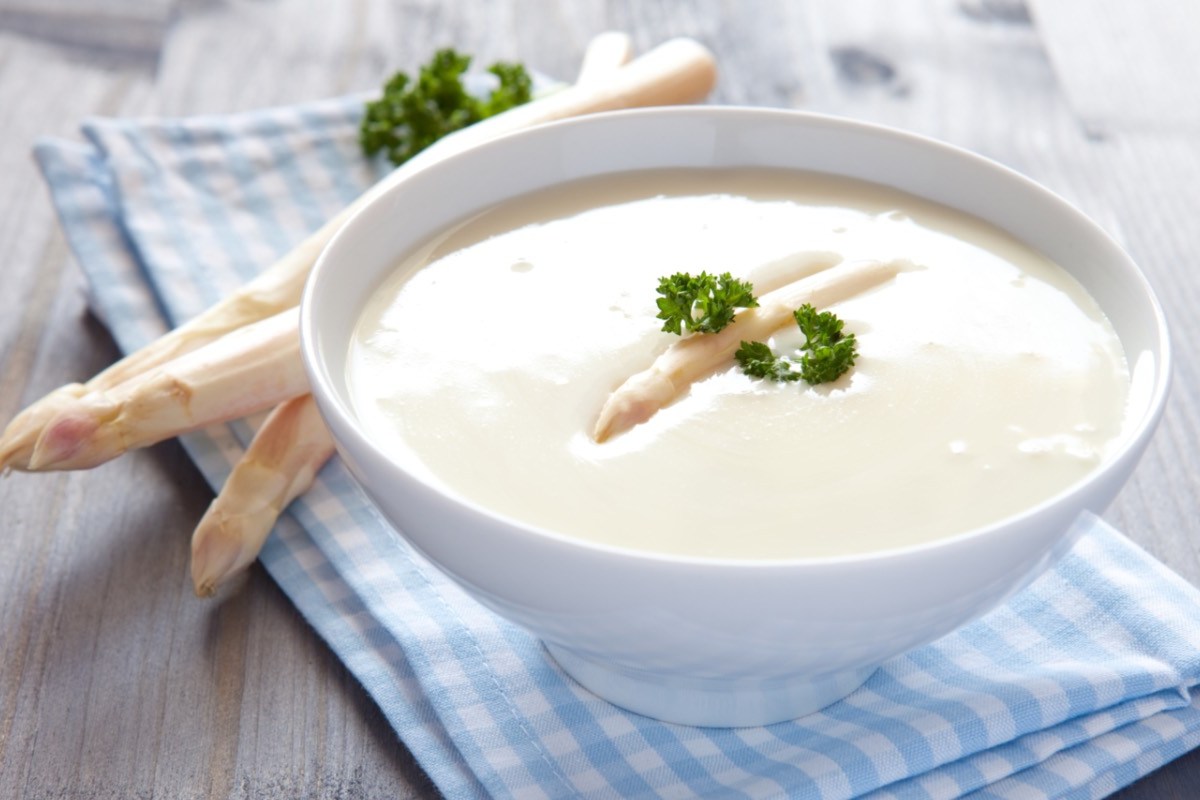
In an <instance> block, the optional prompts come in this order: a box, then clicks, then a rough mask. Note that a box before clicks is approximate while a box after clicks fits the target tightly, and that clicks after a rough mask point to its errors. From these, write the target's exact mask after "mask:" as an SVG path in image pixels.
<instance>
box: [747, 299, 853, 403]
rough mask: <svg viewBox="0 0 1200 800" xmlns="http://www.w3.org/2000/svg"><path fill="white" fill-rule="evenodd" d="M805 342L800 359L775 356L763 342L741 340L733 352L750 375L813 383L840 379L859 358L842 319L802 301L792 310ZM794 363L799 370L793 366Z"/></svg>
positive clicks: (782, 380) (778, 380)
mask: <svg viewBox="0 0 1200 800" xmlns="http://www.w3.org/2000/svg"><path fill="white" fill-rule="evenodd" d="M793 316H794V317H795V318H796V324H797V325H798V326H799V327H800V332H801V333H803V334H804V338H805V342H804V347H803V348H802V350H803V352H802V355H801V356H800V358H799V360H793V359H790V358H785V357H783V356H776V355H775V353H774V352H772V350H771V348H770V347H769V346H768V345H766V344H764V343H763V342H742V346H741V347H739V348H738V351H737V352H736V353H735V354H734V357H735V358H736V359H737V362H738V365H739V366H741V368H742V372H744V373H746V374H747V375H749V376H750V377H752V378H765V379H767V380H771V381H776V382H784V381H796V380H803V381H804V382H805V383H809V384H812V385H814V386H815V385H816V384H818V383H828V382H829V381H834V380H837V379H838V378H840V377H841V376H842V375H843V374H844V373H845V372H846V371H847V370H848V369H850V367H852V366H854V359H855V358H857V357H858V342H857V341H856V340H855V338H854V334H853V333H849V334H843V333H842V321H841V320H840V319H838V317H837V316H836V315H835V314H833V313H832V312H830V311H822V312H818V311H817V310H816V309H815V308H813V307H812V306H811V305H810V304H808V303H805V304H804V305H802V306H800V308H798V309H796V310H795V311H794V312H793ZM793 365H794V366H797V367H799V370H798V371H797V370H795V369H793V368H792V367H793Z"/></svg>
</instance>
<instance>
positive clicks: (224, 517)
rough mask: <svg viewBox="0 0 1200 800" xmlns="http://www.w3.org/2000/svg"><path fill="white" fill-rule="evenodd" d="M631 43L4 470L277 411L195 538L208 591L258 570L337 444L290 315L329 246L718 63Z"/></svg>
mask: <svg viewBox="0 0 1200 800" xmlns="http://www.w3.org/2000/svg"><path fill="white" fill-rule="evenodd" d="M629 52H630V47H629V40H628V37H626V36H624V35H623V34H605V35H602V36H601V37H597V39H596V40H595V41H594V42H593V43H592V45H591V46H590V47H589V50H588V54H587V57H586V58H585V60H584V66H583V68H582V69H581V72H580V80H579V81H578V82H577V83H576V84H575V85H574V86H572V87H569V88H567V89H564V90H561V91H559V92H556V93H554V94H551V95H548V96H546V97H544V98H541V99H537V100H534V101H532V102H530V103H527V104H525V105H522V106H518V107H516V108H513V109H510V110H509V111H505V112H503V113H500V114H497V115H496V116H494V117H491V118H489V119H486V120H484V121H482V122H479V123H476V124H475V125H472V126H471V127H469V128H466V129H463V130H461V131H459V132H457V133H455V134H454V135H453V136H450V137H447V138H446V139H443V140H442V141H440V142H439V143H438V144H437V145H435V146H434V147H432V148H430V149H429V150H427V151H425V152H424V153H422V154H421V156H420V157H419V158H417V159H414V160H413V161H411V162H409V163H408V164H406V165H404V166H403V167H401V168H399V169H397V170H395V171H394V172H393V173H392V175H391V176H389V177H388V178H386V179H385V180H384V181H382V182H381V183H380V184H379V185H378V186H376V187H375V188H374V189H372V190H370V191H368V192H366V193H365V194H364V195H363V196H362V197H360V198H359V199H358V200H357V201H355V202H354V203H353V204H351V205H350V206H349V207H348V208H347V209H345V210H344V211H342V212H341V213H339V214H338V215H337V216H335V217H334V218H333V219H331V220H330V221H329V222H327V223H326V224H325V225H324V226H323V227H322V228H321V229H320V230H318V231H317V232H315V233H313V234H312V235H311V236H309V238H308V239H306V240H304V241H303V242H301V243H300V244H299V245H298V246H297V247H296V248H295V249H294V250H292V251H291V252H289V253H288V254H287V255H285V256H284V257H283V258H281V259H280V260H279V261H277V262H276V263H275V264H274V265H272V266H271V267H269V268H268V269H267V270H265V271H264V272H263V273H262V274H260V275H259V276H258V277H257V278H256V279H254V280H253V281H251V282H250V283H248V284H246V285H245V286H244V287H243V288H242V289H241V290H239V291H237V292H235V293H234V294H232V295H230V296H229V297H227V298H225V299H224V300H222V301H221V302H219V303H218V304H216V305H214V306H213V307H212V308H210V309H209V310H208V311H206V312H204V313H202V314H200V315H199V316H197V317H196V318H194V319H193V320H191V321H190V322H188V323H186V324H184V325H181V326H180V327H178V328H176V329H175V330H173V331H171V332H170V333H168V334H166V335H164V336H163V337H161V338H159V339H157V340H156V341H154V342H152V343H151V344H149V345H147V346H146V347H144V348H142V349H141V350H138V351H136V352H134V353H132V354H130V355H128V356H126V357H125V358H124V359H122V360H120V361H118V362H117V363H116V364H113V365H112V366H111V367H109V368H108V369H106V370H104V371H103V372H101V373H99V374H98V375H96V376H95V377H93V378H92V379H91V380H89V381H88V382H87V383H84V384H78V383H76V384H69V385H67V386H63V387H60V388H59V389H56V390H55V391H53V392H51V393H50V394H48V395H46V396H45V397H43V398H42V399H41V400H39V401H37V402H35V403H33V404H32V405H30V406H29V407H28V408H26V409H25V410H24V411H22V412H21V413H20V414H19V415H18V416H17V417H15V418H14V419H13V420H12V421H11V422H10V423H9V425H8V427H7V428H6V429H5V431H4V434H3V436H0V470H3V471H4V472H7V471H9V470H11V469H18V470H30V471H36V470H47V469H84V468H89V467H92V466H95V465H97V464H100V463H103V462H104V461H107V460H109V459H110V458H113V457H115V456H117V455H119V454H121V453H123V452H125V451H126V450H129V449H132V448H135V447H144V446H147V445H149V444H153V443H155V442H158V441H162V440H163V439H166V438H169V437H171V436H175V435H178V434H180V433H183V432H186V431H189V430H195V429H197V428H200V427H204V426H205V425H208V424H211V423H214V422H220V421H228V420H232V419H237V418H239V417H242V416H246V415H249V414H252V413H255V412H258V411H263V410H267V409H270V408H272V407H275V406H276V405H278V404H280V403H282V405H279V407H278V408H277V409H276V410H275V412H274V413H272V414H271V415H270V416H269V417H268V419H267V421H266V422H265V423H264V424H263V426H262V427H261V428H260V430H259V432H258V434H257V435H256V437H255V440H254V441H253V442H252V443H251V445H250V447H249V448H248V449H247V451H246V454H245V456H244V457H243V459H242V460H241V462H240V463H239V464H238V465H237V467H235V469H234V471H233V473H232V474H231V476H230V478H229V482H228V483H227V485H226V486H225V487H224V488H223V489H222V491H221V493H220V494H219V495H218V497H217V499H216V500H215V501H214V503H213V506H212V507H211V508H210V510H209V512H208V513H207V514H206V515H205V518H204V519H203V520H202V521H201V524H200V526H199V527H198V529H197V531H196V535H195V536H194V538H193V558H194V562H193V579H194V582H195V585H196V590H197V593H198V594H200V595H202V596H209V595H211V594H212V593H214V592H215V591H216V588H217V587H218V586H219V585H220V583H221V582H223V581H224V580H226V579H227V578H229V577H230V576H232V575H233V574H235V573H236V572H237V571H238V570H240V569H243V568H244V567H245V566H246V565H247V564H249V563H250V562H252V561H253V560H254V558H255V557H256V555H257V553H258V549H259V548H260V547H261V545H262V542H263V540H264V539H265V537H266V535H267V533H268V532H269V530H270V528H271V527H272V526H273V525H274V522H275V520H276V518H277V516H278V514H279V513H280V512H281V511H282V508H283V507H284V506H285V505H286V504H287V503H288V502H290V501H291V500H292V499H294V498H295V497H296V496H297V495H299V494H300V493H302V492H303V491H304V490H305V489H307V488H308V486H309V485H311V482H312V480H313V477H314V476H315V474H316V472H317V470H318V469H319V468H320V466H321V464H322V463H323V462H324V461H325V460H327V459H328V457H329V455H330V454H332V452H333V443H332V440H331V438H330V436H329V433H328V431H327V430H326V429H325V427H324V425H323V423H322V422H321V420H320V418H319V416H318V415H317V414H316V412H315V404H313V403H312V401H311V398H309V397H307V395H306V392H307V385H306V382H305V377H304V374H303V369H302V365H301V363H300V357H299V332H298V327H297V323H296V312H295V307H296V305H297V304H298V302H299V298H300V295H301V292H302V290H303V286H304V282H305V280H306V278H307V275H308V272H309V270H310V268H311V267H312V264H313V263H314V262H315V261H316V258H317V256H318V255H319V253H320V251H321V249H322V248H323V247H324V246H325V244H326V243H327V242H328V241H329V239H330V238H331V237H332V236H333V234H334V233H335V232H336V231H337V230H338V229H339V228H340V227H341V225H342V224H343V223H344V222H345V220H346V219H347V218H348V217H349V216H350V215H351V214H353V213H354V211H355V210H356V209H357V208H359V207H361V206H362V205H363V204H365V203H367V202H369V201H370V200H371V199H372V198H373V197H374V196H376V193H377V192H379V191H382V190H384V189H386V188H387V187H389V186H391V185H393V184H394V183H395V182H397V181H400V180H403V179H404V178H405V177H407V176H408V175H410V174H412V173H413V172H414V171H416V170H419V169H422V168H424V167H425V166H428V165H429V164H431V163H434V162H435V161H437V160H440V159H442V158H445V157H446V156H449V155H452V154H454V153H456V152H461V151H463V150H465V149H468V148H470V147H472V146H474V145H476V144H480V143H482V142H485V141H487V140H489V139H491V138H494V137H496V136H499V135H502V134H504V133H509V132H512V131H516V130H519V129H521V128H525V127H529V126H532V125H535V124H539V123H542V122H549V121H552V120H556V119H564V118H567V117H572V116H578V115H583V114H588V113H595V112H598V111H605V110H612V109H618V108H631V107H637V106H650V105H667V104H675V103H687V102H696V101H699V100H702V99H703V98H704V97H705V96H707V94H708V93H709V91H711V89H712V86H713V84H714V82H715V65H714V63H713V60H712V56H711V54H709V53H708V51H707V50H705V49H704V48H703V47H701V46H700V45H699V44H697V43H695V42H693V41H690V40H686V39H676V40H672V41H669V42H667V43H665V44H663V45H660V46H659V47H657V48H655V49H654V50H652V51H650V52H648V53H646V54H645V55H643V56H642V57H640V58H638V59H636V60H635V61H632V62H630V63H628V64H625V62H626V61H627V60H628V56H629Z"/></svg>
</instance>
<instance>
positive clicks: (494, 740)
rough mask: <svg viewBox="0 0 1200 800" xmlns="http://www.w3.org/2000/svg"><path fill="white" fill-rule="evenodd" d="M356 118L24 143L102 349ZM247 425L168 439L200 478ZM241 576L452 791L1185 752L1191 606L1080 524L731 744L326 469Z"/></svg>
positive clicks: (1012, 783)
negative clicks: (1052, 558)
mask: <svg viewBox="0 0 1200 800" xmlns="http://www.w3.org/2000/svg"><path fill="white" fill-rule="evenodd" d="M358 118H359V102H358V101H357V100H350V99H347V100H337V101H329V102H322V103H315V104H311V105H305V106H301V107H295V108H284V109H273V110H268V111H261V112H255V113H248V114H239V115H235V116H228V117H205V118H195V119H186V120H137V121H125V120H93V121H91V122H88V123H87V124H86V125H85V126H84V134H85V137H86V143H85V144H79V143H69V142H61V141H48V142H43V143H42V144H40V145H39V146H38V148H37V157H38V160H39V163H40V165H41V168H42V170H43V172H44V174H45V177H46V180H47V182H48V183H49V185H50V189H51V192H52V194H53V198H54V202H55V204H56V206H57V208H58V211H59V214H60V216H61V218H62V224H63V227H64V228H65V230H66V234H67V237H68V239H69V241H70V243H71V246H72V247H73V249H74V251H75V254H76V255H77V257H78V260H79V262H80V264H81V265H82V266H83V268H84V270H85V271H86V273H87V275H88V278H89V280H90V284H91V287H92V291H93V293H94V302H93V305H94V308H95V310H96V313H97V314H99V315H100V316H101V317H102V318H103V319H104V321H105V322H106V323H107V324H108V326H109V327H110V328H111V330H112V332H113V335H114V336H115V337H116V339H117V341H118V342H119V344H120V346H121V347H122V348H124V349H126V350H129V349H132V348H135V347H137V346H139V345H141V344H142V343H144V342H145V341H147V340H148V339H150V338H152V337H153V336H155V335H156V334H158V333H160V332H161V331H162V330H163V329H164V326H165V325H168V324H173V323H177V322H179V321H180V320H183V319H186V318H188V317H189V316H191V315H193V314H195V313H197V312H198V311H200V310H201V309H203V308H205V307H206V306H208V305H209V304H211V303H212V302H214V301H215V300H216V299H217V298H218V297H220V296H221V295H222V294H224V293H226V292H229V291H230V290H232V289H233V288H234V287H235V286H237V285H238V284H239V283H241V282H242V281H244V280H246V279H247V278H249V277H250V276H251V275H253V274H255V272H256V271H257V270H258V269H260V268H262V267H264V266H265V265H268V264H270V263H272V262H273V261H274V260H275V258H276V257H278V256H280V255H281V254H283V253H284V252H285V251H287V250H288V249H289V248H290V247H291V246H292V245H293V244H294V243H296V242H298V241H299V240H300V239H302V238H303V236H304V235H305V234H306V233H307V232H309V231H310V230H313V229H315V228H316V227H318V226H319V225H320V224H321V223H322V222H323V221H325V220H326V219H328V218H329V217H330V216H332V215H333V214H334V213H335V212H337V211H338V210H340V209H341V208H342V207H344V206H345V205H347V204H348V203H349V202H350V201H351V200H353V199H354V198H355V196H357V195H358V194H359V193H360V192H361V191H363V189H364V188H365V187H367V186H368V185H369V184H371V183H372V182H373V181H374V180H376V179H377V178H378V177H379V174H380V173H379V168H378V165H373V164H369V163H367V162H366V161H364V160H363V158H362V157H361V156H360V155H359V153H358V151H357V144H356V126H357V122H358ZM247 432H248V428H246V426H244V425H241V424H239V425H234V426H230V427H228V428H226V427H221V428H220V429H217V430H213V431H209V432H206V433H205V434H203V435H193V436H189V437H187V440H186V446H187V448H188V450H189V452H190V453H191V454H192V456H193V458H194V459H195V460H196V462H197V463H198V464H199V466H200V469H201V470H202V471H203V473H204V474H205V476H206V477H207V478H208V480H209V481H210V482H211V483H212V484H213V486H217V485H219V484H220V483H221V482H222V481H223V480H224V478H225V475H226V474H227V472H228V470H229V469H230V466H231V464H232V463H233V461H234V460H235V458H236V457H237V455H238V453H239V451H240V448H241V444H240V443H239V442H241V441H244V440H245V437H246V435H247ZM262 561H263V564H264V565H265V566H266V569H267V570H268V571H269V572H270V574H271V576H272V577H273V578H274V579H275V580H276V581H277V582H278V583H279V585H280V586H281V587H282V588H283V590H284V591H285V592H286V593H287V594H288V596H289V597H290V598H291V599H292V601H293V602H294V603H295V604H296V606H297V607H298V608H299V609H300V611H301V612H302V613H303V614H304V616H305V617H306V618H307V619H308V620H309V622H310V623H311V624H312V625H313V627H314V628H316V630H317V631H318V633H320V635H321V636H322V637H324V638H325V640H326V641H327V642H329V645H330V647H332V648H333V649H334V651H335V652H336V653H337V654H338V656H339V657H340V658H341V659H342V660H343V661H344V662H345V663H346V665H347V666H348V667H349V668H350V670H351V671H352V672H353V673H354V674H355V675H356V676H357V677H358V679H359V680H360V681H362V683H363V685H364V686H365V687H366V688H367V690H368V691H369V692H370V693H371V695H372V696H373V697H374V698H375V700H376V702H378V703H379V705H380V707H381V708H382V709H383V711H384V713H385V714H386V715H387V718H388V720H389V721H390V722H391V724H392V725H393V727H394V728H395V729H396V733H397V734H398V735H399V736H400V738H401V739H403V740H404V743H405V744H406V745H407V746H408V747H409V748H410V749H411V750H412V752H413V753H414V754H416V757H417V758H418V759H419V760H420V762H421V764H422V765H423V766H424V768H425V769H426V770H427V771H428V773H429V774H430V776H431V777H432V778H433V780H434V782H435V783H436V784H437V785H438V786H439V787H440V788H441V790H442V791H443V792H444V793H445V794H446V795H448V796H450V797H454V798H458V797H484V796H495V797H509V796H512V797H573V796H590V797H637V796H661V797H684V796H692V795H717V796H721V797H739V796H745V797H781V796H788V797H814V798H843V797H852V796H862V795H870V796H873V797H905V798H908V797H922V798H924V797H931V798H943V797H958V796H962V795H972V794H973V795H974V796H978V797H1020V798H1031V797H1100V796H1103V795H1105V794H1108V793H1109V792H1111V791H1113V790H1115V789H1117V788H1119V787H1121V786H1124V785H1125V784H1128V783H1130V782H1131V781H1133V780H1134V779H1136V778H1137V777H1139V776H1141V775H1144V774H1145V773H1147V772H1149V771H1151V770H1152V769H1154V768H1155V767H1157V766H1159V765H1161V764H1163V763H1165V762H1166V761H1168V760H1170V759H1171V758H1174V757H1176V756H1178V755H1180V754H1181V753H1183V752H1185V751H1187V750H1189V749H1190V748H1192V747H1195V746H1197V745H1200V692H1197V689H1196V687H1197V685H1198V684H1200V623H1198V622H1197V620H1200V593H1198V592H1197V591H1196V590H1195V589H1194V588H1193V587H1191V586H1189V585H1187V584H1186V583H1185V582H1184V581H1182V580H1181V579H1180V578H1178V577H1177V576H1175V575H1174V574H1172V573H1171V572H1169V571H1168V570H1167V569H1166V568H1164V567H1163V566H1162V565H1161V564H1159V563H1157V562H1156V561H1154V560H1153V559H1151V558H1150V557H1149V556H1148V555H1147V554H1145V553H1143V552H1142V551H1140V550H1138V549H1137V548H1136V547H1134V546H1133V545H1132V544H1130V543H1129V542H1128V541H1127V540H1126V539H1124V538H1123V537H1122V536H1120V535H1119V534H1118V533H1116V532H1115V531H1113V530H1112V529H1111V528H1109V527H1107V526H1106V525H1105V524H1104V523H1102V522H1100V521H1099V520H1095V521H1094V522H1093V524H1092V525H1091V526H1090V529H1089V530H1088V532H1087V533H1085V535H1084V536H1083V537H1082V538H1081V540H1080V541H1079V544H1078V546H1077V547H1076V548H1075V549H1074V551H1073V552H1072V553H1071V554H1070V555H1069V556H1068V557H1067V558H1066V560H1065V561H1063V562H1062V563H1061V565H1060V566H1059V567H1058V568H1057V569H1056V570H1055V571H1054V572H1052V573H1050V574H1047V575H1045V576H1044V577H1043V578H1041V579H1040V580H1038V581H1037V582H1036V583H1035V584H1034V585H1033V586H1032V587H1030V588H1029V589H1028V590H1027V591H1025V592H1023V593H1022V594H1020V595H1019V596H1017V597H1016V598H1014V599H1013V600H1012V601H1011V602H1010V603H1009V604H1008V605H1007V606H1005V607H1003V608H1001V609H1000V610H998V611H996V612H994V613H992V614H991V615H989V616H988V617H986V618H985V619H983V620H981V621H979V622H977V623H975V624H974V625H971V626H970V627H968V628H966V629H964V630H962V631H960V632H959V633H957V634H954V635H952V636H949V637H947V638H945V639H942V640H941V641H939V642H937V643H935V644H933V645H930V646H928V647H924V648H922V649H920V650H917V651H916V652H913V653H910V654H908V655H906V656H903V657H901V658H897V659H895V660H894V661H892V662H890V663H888V664H887V665H886V666H885V667H884V668H883V669H881V670H880V671H879V672H878V673H876V674H875V676H874V677H872V678H871V679H870V680H869V681H868V682H867V683H866V685H865V686H864V687H863V688H861V689H860V690H858V691H857V692H855V693H854V694H853V695H851V696H850V697H848V698H846V699H845V700H843V701H841V702H839V703H836V704H835V705H833V706H831V707H829V708H827V709H825V710H824V711H823V712H820V713H817V714H813V715H810V716H808V717H805V718H804V719H802V720H799V721H796V722H789V723H783V724H779V725H773V726H770V727H764V728H747V729H738V730H714V729H700V728H689V727H683V726H677V725H667V724H663V723H659V722H656V721H653V720H650V719H646V718H644V717H639V716H637V715H634V714H629V713H626V712H624V711H621V710H620V709H617V708H614V707H613V706H611V705H609V704H607V703H605V702H603V701H601V700H599V699H597V698H596V697H594V696H592V695H591V694H589V693H588V692H587V691H585V690H583V689H581V688H579V687H578V686H576V685H575V684H573V683H572V681H571V680H570V679H568V678H566V677H565V676H564V675H563V674H562V673H561V672H560V671H559V670H558V669H557V668H556V667H554V666H553V665H552V664H550V663H549V662H547V660H546V659H545V658H544V656H543V653H542V650H541V649H540V647H539V645H538V644H537V642H536V641H534V640H533V639H532V638H531V637H530V636H529V635H528V634H526V633H525V632H523V631H522V630H520V629H518V628H516V627H514V626H512V625H509V624H508V623H506V622H504V621H502V620H500V619H497V618H496V617H495V616H493V615H492V614H491V613H490V612H488V611H486V610H484V609H482V608H481V607H479V606H478V605H476V604H475V603H474V602H472V601H471V600H470V599H468V598H467V597H466V596H465V595H463V594H462V592H460V591H459V590H458V589H457V588H456V587H455V586H454V585H453V584H451V583H450V582H449V581H448V580H447V579H446V578H444V577H443V576H442V575H441V574H439V573H438V572H437V571H436V570H435V569H433V568H431V567H430V566H429V565H428V564H427V563H426V562H424V561H422V560H421V558H420V557H418V556H417V555H415V554H414V553H413V552H412V551H411V550H410V549H409V548H408V547H407V546H406V545H405V543H404V542H403V540H401V539H400V538H399V537H398V536H397V535H396V534H395V533H393V532H392V531H391V530H390V529H389V528H388V526H387V525H386V524H385V523H384V522H383V521H382V520H381V519H380V518H379V516H378V515H377V514H376V513H375V511H374V510H373V509H372V508H371V506H370V505H369V504H368V502H367V501H366V500H365V499H364V497H363V496H362V495H361V494H360V493H359V491H358V490H357V489H356V488H355V486H354V485H353V483H352V481H351V479H350V478H349V477H348V475H347V473H346V471H345V470H344V469H343V468H342V467H341V465H340V464H338V463H336V462H334V463H331V464H330V465H329V466H328V467H327V468H326V469H325V470H324V471H323V472H322V473H321V475H320V480H319V483H318V485H316V486H315V487H314V488H313V489H312V490H311V491H309V492H308V493H307V494H305V495H304V496H303V497H302V498H301V499H300V500H299V501H297V502H296V503H295V504H294V505H293V506H292V507H291V508H290V510H289V513H288V514H287V515H286V516H285V518H284V519H283V520H282V521H281V522H280V524H279V526H278V527H277V529H276V530H275V533H274V534H273V535H272V537H271V538H270V539H269V541H268V542H267V546H266V549H265V550H264V552H263V554H262ZM802 646H803V643H799V642H798V643H797V647H802Z"/></svg>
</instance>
